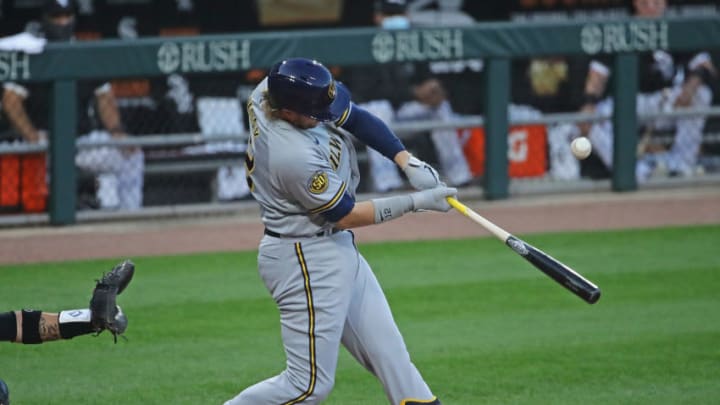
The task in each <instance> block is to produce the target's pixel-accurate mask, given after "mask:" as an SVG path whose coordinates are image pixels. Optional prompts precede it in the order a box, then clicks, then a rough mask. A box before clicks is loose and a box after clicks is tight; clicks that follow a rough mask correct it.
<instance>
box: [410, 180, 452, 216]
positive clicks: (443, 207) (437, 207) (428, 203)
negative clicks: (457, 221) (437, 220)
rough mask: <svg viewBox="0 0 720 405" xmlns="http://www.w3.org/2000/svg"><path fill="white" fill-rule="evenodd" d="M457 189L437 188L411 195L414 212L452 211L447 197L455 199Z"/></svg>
mask: <svg viewBox="0 0 720 405" xmlns="http://www.w3.org/2000/svg"><path fill="white" fill-rule="evenodd" d="M456 195H457V189H456V188H453V187H445V186H438V187H435V188H431V189H427V190H422V191H418V192H416V193H412V194H410V198H411V199H412V202H413V210H414V211H418V210H431V211H442V212H447V211H450V208H452V207H450V204H448V202H447V200H446V198H447V197H455V196H456Z"/></svg>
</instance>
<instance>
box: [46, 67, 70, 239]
mask: <svg viewBox="0 0 720 405" xmlns="http://www.w3.org/2000/svg"><path fill="white" fill-rule="evenodd" d="M76 97H77V87H76V83H75V80H57V81H55V82H53V84H52V97H51V103H52V104H51V106H50V135H49V138H50V139H49V144H50V155H49V161H50V223H51V224H53V225H68V224H73V223H75V199H76V193H77V190H76V189H77V181H76V177H77V174H76V170H75V134H76V132H77V118H76V117H77V114H76V112H77V98H76Z"/></svg>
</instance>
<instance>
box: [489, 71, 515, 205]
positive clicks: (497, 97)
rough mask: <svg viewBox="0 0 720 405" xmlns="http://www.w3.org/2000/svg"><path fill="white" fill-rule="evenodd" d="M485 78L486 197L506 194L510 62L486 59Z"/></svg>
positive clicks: (491, 198)
mask: <svg viewBox="0 0 720 405" xmlns="http://www.w3.org/2000/svg"><path fill="white" fill-rule="evenodd" d="M483 74H484V75H485V76H484V81H485V94H484V95H483V98H484V100H483V101H484V103H485V176H484V187H485V190H484V196H485V198H486V199H488V200H499V199H503V198H507V197H508V188H509V177H508V112H507V111H508V104H509V103H510V61H509V60H507V59H495V58H493V59H487V60H486V61H485V70H484V72H483Z"/></svg>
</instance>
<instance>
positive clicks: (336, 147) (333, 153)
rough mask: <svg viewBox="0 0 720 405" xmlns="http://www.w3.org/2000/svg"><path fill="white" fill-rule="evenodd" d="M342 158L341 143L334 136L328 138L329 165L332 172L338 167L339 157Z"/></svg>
mask: <svg viewBox="0 0 720 405" xmlns="http://www.w3.org/2000/svg"><path fill="white" fill-rule="evenodd" d="M341 156H342V141H341V140H340V139H338V138H337V137H336V136H333V135H331V136H330V165H331V166H332V168H333V170H335V171H337V169H338V167H339V166H340V157H341Z"/></svg>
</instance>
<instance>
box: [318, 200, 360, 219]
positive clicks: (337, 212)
mask: <svg viewBox="0 0 720 405" xmlns="http://www.w3.org/2000/svg"><path fill="white" fill-rule="evenodd" d="M353 207H355V199H354V198H352V197H351V196H350V195H349V194H348V193H345V194H343V196H342V197H341V198H340V201H338V203H337V204H335V206H334V207H332V208H331V209H329V210H327V211H323V213H322V214H321V215H322V216H323V217H324V218H325V219H327V220H328V221H330V222H337V221H339V220H341V219H343V217H345V215H347V214H349V213H350V211H352V209H353Z"/></svg>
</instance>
